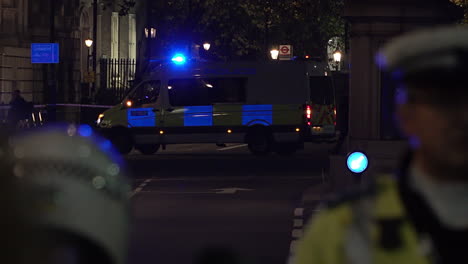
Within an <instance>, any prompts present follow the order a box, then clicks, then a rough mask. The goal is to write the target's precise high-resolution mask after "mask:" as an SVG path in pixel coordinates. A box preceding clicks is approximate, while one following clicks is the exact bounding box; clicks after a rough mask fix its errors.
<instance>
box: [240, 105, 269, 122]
mask: <svg viewBox="0 0 468 264" xmlns="http://www.w3.org/2000/svg"><path fill="white" fill-rule="evenodd" d="M256 124H261V125H265V126H270V125H272V124H273V105H243V106H242V125H243V126H252V125H256Z"/></svg>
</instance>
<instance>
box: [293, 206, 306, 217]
mask: <svg viewBox="0 0 468 264" xmlns="http://www.w3.org/2000/svg"><path fill="white" fill-rule="evenodd" d="M303 215H304V208H296V209H295V210H294V216H296V217H297V216H301V217H302V216H303Z"/></svg>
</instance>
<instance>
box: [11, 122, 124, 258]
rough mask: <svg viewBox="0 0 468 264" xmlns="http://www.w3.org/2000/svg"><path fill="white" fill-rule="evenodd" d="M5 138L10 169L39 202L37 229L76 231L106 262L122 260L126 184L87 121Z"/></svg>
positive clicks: (108, 149)
mask: <svg viewBox="0 0 468 264" xmlns="http://www.w3.org/2000/svg"><path fill="white" fill-rule="evenodd" d="M10 141H11V142H10V146H11V148H12V151H13V156H14V160H15V164H14V174H15V175H16V176H17V177H18V178H19V179H20V180H21V182H22V184H23V185H24V186H27V187H28V188H29V190H31V192H32V193H34V194H33V196H34V199H35V200H36V203H37V204H38V205H37V207H38V208H39V210H38V211H37V220H36V221H37V226H38V227H39V229H41V230H44V232H45V234H46V235H47V234H50V233H52V231H53V232H54V234H55V233H56V232H57V231H58V232H60V233H61V234H68V235H70V236H73V237H79V238H81V240H80V241H86V242H87V243H89V244H90V245H93V246H95V248H99V249H100V252H101V251H102V253H103V255H105V256H106V262H109V263H116V264H122V263H124V262H125V259H126V252H127V239H128V238H127V237H128V224H129V201H128V193H129V191H130V188H129V185H128V182H127V179H126V178H125V176H124V168H123V164H122V163H121V161H120V160H119V159H118V155H116V154H115V155H114V154H113V153H114V151H113V149H112V145H111V143H110V142H109V141H107V140H104V139H99V138H97V137H95V136H94V135H93V131H92V129H91V127H89V126H86V125H84V126H78V127H75V126H69V127H55V128H46V129H42V130H39V131H34V132H31V133H29V134H26V135H22V136H19V137H16V138H14V139H12V140H10ZM48 231H50V233H48Z"/></svg>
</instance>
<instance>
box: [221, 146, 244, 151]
mask: <svg viewBox="0 0 468 264" xmlns="http://www.w3.org/2000/svg"><path fill="white" fill-rule="evenodd" d="M243 147H247V144H241V145H235V146H231V147H225V148H220V149H218V151H225V150H231V149H236V148H243Z"/></svg>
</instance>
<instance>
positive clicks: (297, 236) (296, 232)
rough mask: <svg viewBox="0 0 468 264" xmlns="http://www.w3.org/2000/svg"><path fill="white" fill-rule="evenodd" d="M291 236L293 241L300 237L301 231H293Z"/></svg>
mask: <svg viewBox="0 0 468 264" xmlns="http://www.w3.org/2000/svg"><path fill="white" fill-rule="evenodd" d="M291 236H292V237H293V238H295V239H298V238H301V237H302V229H293V231H292V234H291Z"/></svg>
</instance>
